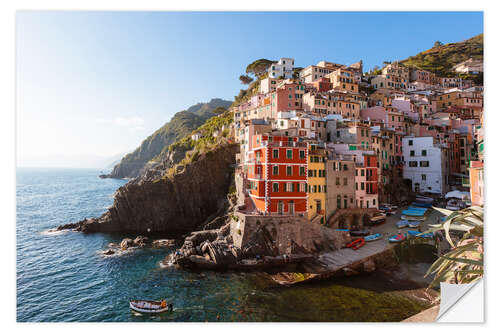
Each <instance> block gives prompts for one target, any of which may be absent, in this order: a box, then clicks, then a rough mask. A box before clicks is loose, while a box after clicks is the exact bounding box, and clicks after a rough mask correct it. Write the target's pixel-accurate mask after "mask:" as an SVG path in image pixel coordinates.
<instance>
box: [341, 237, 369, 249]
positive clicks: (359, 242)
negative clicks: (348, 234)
mask: <svg viewBox="0 0 500 333" xmlns="http://www.w3.org/2000/svg"><path fill="white" fill-rule="evenodd" d="M363 245H365V239H364V238H363V237H361V238H358V239H356V240H354V241H353V242H351V243H349V244H347V245H346V246H347V247H350V248H351V249H353V250H357V249H359V248H360V247H362V246H363Z"/></svg>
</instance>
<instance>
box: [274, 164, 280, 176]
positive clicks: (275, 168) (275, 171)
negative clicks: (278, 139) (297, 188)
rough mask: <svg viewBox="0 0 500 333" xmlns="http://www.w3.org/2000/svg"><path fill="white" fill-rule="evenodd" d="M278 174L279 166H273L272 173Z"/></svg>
mask: <svg viewBox="0 0 500 333" xmlns="http://www.w3.org/2000/svg"><path fill="white" fill-rule="evenodd" d="M278 174H279V167H278V166H277V165H274V166H273V175H275V176H276V175H278Z"/></svg>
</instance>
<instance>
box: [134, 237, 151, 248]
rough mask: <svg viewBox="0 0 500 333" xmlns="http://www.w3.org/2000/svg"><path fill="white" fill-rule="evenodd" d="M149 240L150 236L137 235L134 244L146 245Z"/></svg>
mask: <svg viewBox="0 0 500 333" xmlns="http://www.w3.org/2000/svg"><path fill="white" fill-rule="evenodd" d="M147 241H148V238H147V237H145V236H137V237H136V238H135V239H134V245H135V246H139V247H144V246H146V242H147Z"/></svg>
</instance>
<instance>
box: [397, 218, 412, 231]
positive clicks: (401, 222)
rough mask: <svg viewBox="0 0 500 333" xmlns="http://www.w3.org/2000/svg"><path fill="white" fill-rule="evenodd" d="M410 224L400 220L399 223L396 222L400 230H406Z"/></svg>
mask: <svg viewBox="0 0 500 333" xmlns="http://www.w3.org/2000/svg"><path fill="white" fill-rule="evenodd" d="M408 223H409V222H408V220H399V221H398V222H396V227H398V229H401V228H406V227H407V226H408Z"/></svg>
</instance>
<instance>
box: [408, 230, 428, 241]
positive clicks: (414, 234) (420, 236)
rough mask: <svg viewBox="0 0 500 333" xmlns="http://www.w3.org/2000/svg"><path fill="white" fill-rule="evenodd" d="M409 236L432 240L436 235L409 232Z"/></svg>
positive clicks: (414, 231)
mask: <svg viewBox="0 0 500 333" xmlns="http://www.w3.org/2000/svg"><path fill="white" fill-rule="evenodd" d="M408 236H412V237H419V238H429V239H432V238H434V233H432V232H427V233H425V234H423V233H421V232H420V231H416V230H408Z"/></svg>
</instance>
